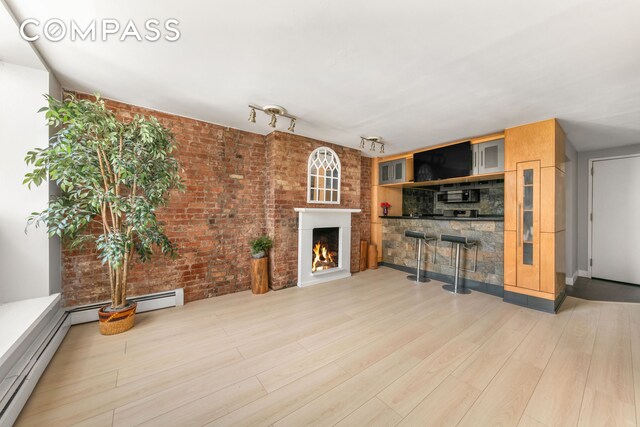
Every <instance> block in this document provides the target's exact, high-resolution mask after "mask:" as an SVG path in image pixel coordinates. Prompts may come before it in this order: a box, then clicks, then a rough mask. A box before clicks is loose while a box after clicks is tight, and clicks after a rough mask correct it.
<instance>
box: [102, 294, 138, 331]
mask: <svg viewBox="0 0 640 427" xmlns="http://www.w3.org/2000/svg"><path fill="white" fill-rule="evenodd" d="M108 307H110V306H108V305H107V306H104V307H102V308H101V309H100V310H98V319H99V320H100V333H101V334H102V335H115V334H120V333H122V332H125V331H128V330H129V329H131V328H133V325H134V323H135V320H136V308H137V307H138V304H137V303H135V302H133V303H129V305H127V306H126V307H125V308H123V309H122V310H116V311H106V309H107V308H108Z"/></svg>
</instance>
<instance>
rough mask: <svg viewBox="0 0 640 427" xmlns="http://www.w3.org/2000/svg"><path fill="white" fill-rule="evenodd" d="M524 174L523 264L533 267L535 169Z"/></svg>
mask: <svg viewBox="0 0 640 427" xmlns="http://www.w3.org/2000/svg"><path fill="white" fill-rule="evenodd" d="M522 173H523V177H522V178H523V183H524V188H523V203H522V229H521V230H520V233H522V235H521V236H520V238H521V239H522V263H523V264H526V265H533V233H534V229H533V208H534V206H533V169H525V170H523V171H522Z"/></svg>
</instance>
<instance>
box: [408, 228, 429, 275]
mask: <svg viewBox="0 0 640 427" xmlns="http://www.w3.org/2000/svg"><path fill="white" fill-rule="evenodd" d="M417 240H418V259H417V263H418V265H417V266H416V274H415V275H414V274H410V275H408V276H407V279H409V280H411V281H414V282H416V283H418V284H420V283H426V282H429V281H430V280H429V279H427V278H426V277H422V276H421V275H420V265H421V264H422V239H417Z"/></svg>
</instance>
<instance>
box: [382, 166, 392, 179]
mask: <svg viewBox="0 0 640 427" xmlns="http://www.w3.org/2000/svg"><path fill="white" fill-rule="evenodd" d="M380 171H381V177H380V181H381V182H387V181H389V180H390V179H391V177H390V176H389V165H383V166H382V167H381V168H380Z"/></svg>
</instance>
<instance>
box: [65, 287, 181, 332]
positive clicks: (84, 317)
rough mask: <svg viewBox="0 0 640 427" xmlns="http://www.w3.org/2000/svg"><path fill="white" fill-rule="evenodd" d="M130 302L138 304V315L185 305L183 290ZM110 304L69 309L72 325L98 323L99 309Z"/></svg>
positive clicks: (100, 303)
mask: <svg viewBox="0 0 640 427" xmlns="http://www.w3.org/2000/svg"><path fill="white" fill-rule="evenodd" d="M128 300H130V301H134V302H136V303H138V308H137V309H136V313H144V312H145V311H154V310H160V309H161V308H169V307H176V306H179V305H183V304H184V292H183V290H182V288H179V289H174V290H172V291H165V292H158V293H155V294H149V295H142V296H138V297H131V298H128ZM107 304H108V302H107V301H105V302H99V303H96V304H89V305H83V306H79V307H72V308H68V309H67V311H68V312H69V314H70V315H71V324H72V325H78V324H80V323H87V322H97V321H98V309H99V308H100V307H104V306H105V305H107Z"/></svg>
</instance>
